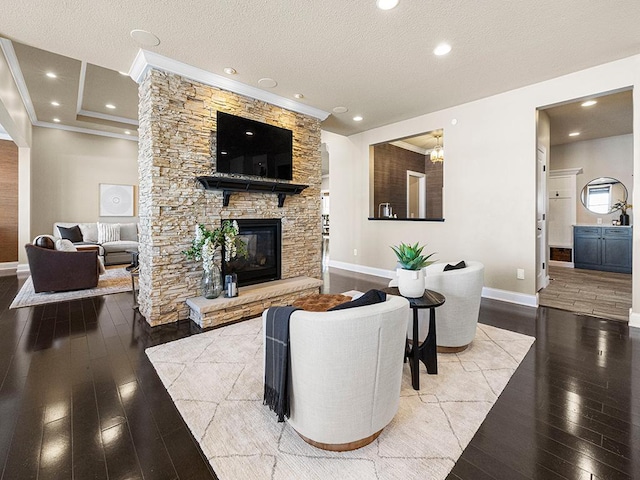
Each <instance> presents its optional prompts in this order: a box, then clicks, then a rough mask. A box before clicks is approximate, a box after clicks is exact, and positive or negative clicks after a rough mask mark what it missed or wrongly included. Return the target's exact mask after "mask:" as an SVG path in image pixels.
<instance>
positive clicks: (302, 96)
mask: <svg viewBox="0 0 640 480" xmlns="http://www.w3.org/2000/svg"><path fill="white" fill-rule="evenodd" d="M293 96H294V97H295V98H298V99H300V98H304V95H303V94H301V93H294V94H293Z"/></svg>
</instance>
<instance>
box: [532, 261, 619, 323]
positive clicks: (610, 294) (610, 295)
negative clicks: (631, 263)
mask: <svg viewBox="0 0 640 480" xmlns="http://www.w3.org/2000/svg"><path fill="white" fill-rule="evenodd" d="M549 277H550V279H551V281H550V282H549V286H548V287H547V288H544V289H542V290H540V295H539V303H540V305H542V306H545V307H553V308H559V309H561V310H569V311H571V312H576V313H583V314H587V315H595V316H598V317H602V318H607V319H612V320H621V321H625V322H627V321H629V309H630V308H631V275H630V274H626V273H611V272H599V271H595V270H582V269H579V268H564V267H550V268H549Z"/></svg>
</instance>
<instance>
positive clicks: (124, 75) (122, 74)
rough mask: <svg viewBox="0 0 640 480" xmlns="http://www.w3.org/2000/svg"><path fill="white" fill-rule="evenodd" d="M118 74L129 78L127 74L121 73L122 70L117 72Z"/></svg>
mask: <svg viewBox="0 0 640 480" xmlns="http://www.w3.org/2000/svg"><path fill="white" fill-rule="evenodd" d="M118 73H119V74H120V75H124V76H125V77H128V76H129V74H128V73H127V72H123V71H122V70H118Z"/></svg>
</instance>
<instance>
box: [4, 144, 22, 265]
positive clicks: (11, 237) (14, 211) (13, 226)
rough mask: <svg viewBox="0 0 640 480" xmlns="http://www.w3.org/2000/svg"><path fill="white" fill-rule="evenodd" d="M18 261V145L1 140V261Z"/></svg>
mask: <svg viewBox="0 0 640 480" xmlns="http://www.w3.org/2000/svg"><path fill="white" fill-rule="evenodd" d="M17 261H18V147H17V146H16V144H15V143H13V142H11V141H8V140H0V263H2V262H17Z"/></svg>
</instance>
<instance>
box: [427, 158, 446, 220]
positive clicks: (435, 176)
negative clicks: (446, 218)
mask: <svg viewBox="0 0 640 480" xmlns="http://www.w3.org/2000/svg"><path fill="white" fill-rule="evenodd" d="M425 164H426V168H425V172H426V173H427V218H442V194H443V192H442V187H443V173H444V172H443V171H442V170H443V168H442V165H443V163H442V162H438V163H432V162H431V159H430V158H429V156H428V155H427V157H426V162H425Z"/></svg>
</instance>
